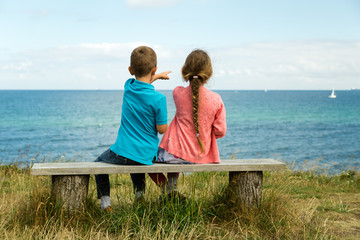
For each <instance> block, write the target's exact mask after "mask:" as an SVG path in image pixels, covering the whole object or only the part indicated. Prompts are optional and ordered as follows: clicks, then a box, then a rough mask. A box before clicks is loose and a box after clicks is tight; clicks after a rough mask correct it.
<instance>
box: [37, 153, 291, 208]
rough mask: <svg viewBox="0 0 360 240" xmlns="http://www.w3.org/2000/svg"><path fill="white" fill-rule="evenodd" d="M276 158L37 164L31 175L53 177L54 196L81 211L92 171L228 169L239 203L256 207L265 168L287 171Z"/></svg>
mask: <svg viewBox="0 0 360 240" xmlns="http://www.w3.org/2000/svg"><path fill="white" fill-rule="evenodd" d="M285 169H286V165H285V163H282V162H279V161H276V160H274V159H236V160H222V161H221V163H220V164H185V165H183V164H161V163H157V164H154V165H135V166H134V165H131V166H130V165H116V164H107V163H99V162H71V163H35V164H34V165H33V167H32V168H31V174H32V175H51V176H52V195H53V196H54V197H55V198H56V199H61V201H63V204H64V205H63V206H64V208H66V209H67V210H78V209H80V208H81V207H82V205H83V202H84V200H85V199H86V198H87V193H88V185H89V176H90V174H119V173H161V172H162V173H166V172H229V187H230V189H231V190H232V191H231V192H233V193H234V194H233V195H234V197H236V198H237V199H238V200H239V201H240V203H242V204H244V205H246V206H257V205H259V204H260V203H261V198H262V181H263V171H278V170H285Z"/></svg>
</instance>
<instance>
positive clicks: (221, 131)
mask: <svg viewBox="0 0 360 240" xmlns="http://www.w3.org/2000/svg"><path fill="white" fill-rule="evenodd" d="M220 101H221V100H220ZM226 129H227V126H226V111H225V106H224V103H223V102H222V101H221V105H220V108H219V110H218V111H217V113H216V115H215V120H214V123H213V130H214V133H215V137H216V138H222V137H224V136H225V133H226Z"/></svg>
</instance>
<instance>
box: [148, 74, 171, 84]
mask: <svg viewBox="0 0 360 240" xmlns="http://www.w3.org/2000/svg"><path fill="white" fill-rule="evenodd" d="M169 73H171V71H167V72H162V73H159V74H155V75H154V76H153V78H152V80H151V83H153V82H155V81H156V80H158V79H162V80H169V79H170V77H169V76H168V74H169Z"/></svg>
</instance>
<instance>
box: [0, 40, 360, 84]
mask: <svg viewBox="0 0 360 240" xmlns="http://www.w3.org/2000/svg"><path fill="white" fill-rule="evenodd" d="M139 45H148V46H151V47H152V48H153V49H154V50H155V51H156V53H157V55H158V68H159V69H158V71H166V70H172V71H173V73H171V75H170V76H171V80H170V81H161V82H158V83H157V82H156V83H155V86H156V88H158V89H172V88H174V87H175V86H177V85H183V84H184V83H183V82H182V80H181V73H180V69H181V67H182V65H183V64H184V61H185V58H186V56H187V54H188V53H190V51H191V50H192V49H183V48H176V49H175V48H169V47H166V46H163V45H156V44H150V43H144V42H131V43H100V44H95V43H84V44H80V45H69V46H61V47H58V48H53V49H43V50H38V51H26V52H19V53H11V54H9V53H8V52H7V53H6V54H3V53H4V52H2V53H1V52H0V69H1V71H0V89H27V88H29V89H96V88H99V89H121V88H123V83H124V81H125V80H126V79H127V78H128V77H130V75H129V73H128V70H127V67H128V66H129V62H130V54H131V52H132V50H133V49H134V48H135V47H137V46H139ZM209 54H210V57H211V58H212V61H213V68H214V77H213V78H212V79H210V81H209V86H210V87H211V88H213V89H329V88H336V89H350V88H351V87H357V88H359V87H360V81H359V80H360V79H359V76H360V68H359V67H358V66H360V58H359V57H358V56H360V42H283V43H256V44H248V45H241V46H238V47H234V48H226V49H212V50H211V51H209ZM29 59H31V61H30V60H29Z"/></svg>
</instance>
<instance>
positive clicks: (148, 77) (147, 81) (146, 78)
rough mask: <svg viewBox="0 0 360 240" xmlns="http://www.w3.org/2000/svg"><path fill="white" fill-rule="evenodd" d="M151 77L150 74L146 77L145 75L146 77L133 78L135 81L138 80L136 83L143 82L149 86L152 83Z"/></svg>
mask: <svg viewBox="0 0 360 240" xmlns="http://www.w3.org/2000/svg"><path fill="white" fill-rule="evenodd" d="M152 77H153V75H152V74H151V73H149V74H148V75H146V76H142V77H136V76H135V78H136V80H138V81H140V82H144V83H149V84H151V83H152V81H151V80H152Z"/></svg>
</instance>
